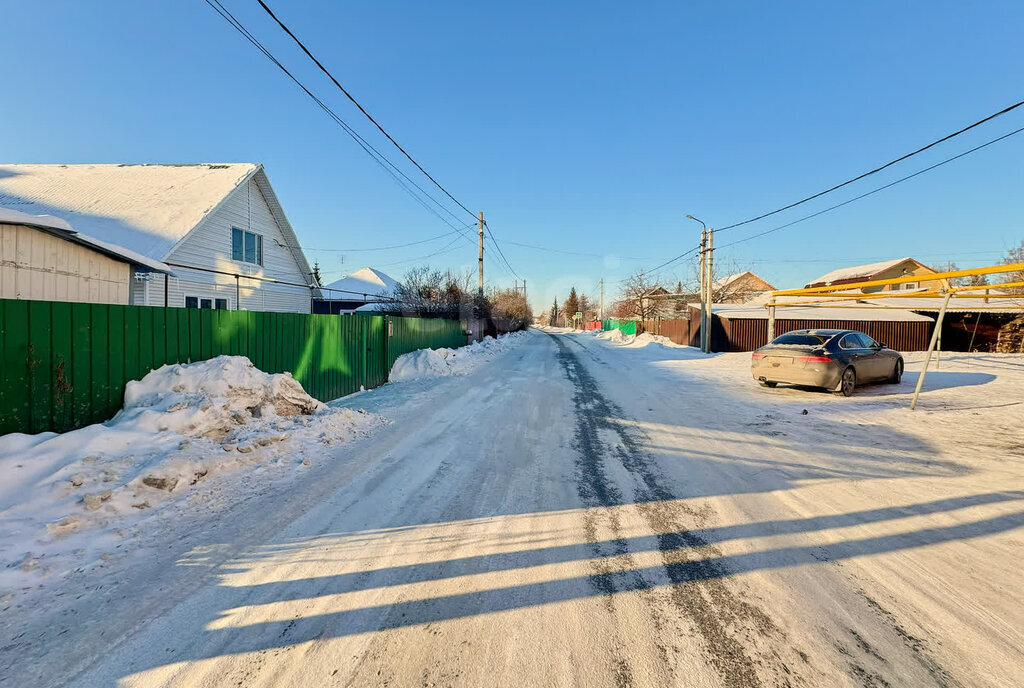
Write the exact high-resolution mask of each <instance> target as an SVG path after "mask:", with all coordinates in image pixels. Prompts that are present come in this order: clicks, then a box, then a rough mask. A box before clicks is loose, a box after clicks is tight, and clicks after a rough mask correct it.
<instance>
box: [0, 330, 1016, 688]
mask: <svg viewBox="0 0 1024 688" xmlns="http://www.w3.org/2000/svg"><path fill="white" fill-rule="evenodd" d="M544 332H549V333H550V334H551V335H553V336H548V335H547V334H542V333H541V332H537V331H534V332H531V333H528V334H527V335H523V337H522V343H521V344H519V345H518V346H517V347H516V348H509V349H508V350H507V351H506V353H505V354H504V355H502V356H497V357H495V358H494V359H491V360H489V361H488V363H487V364H486V365H479V366H477V367H476V368H475V369H474V370H472V371H471V372H469V374H466V375H446V376H442V377H426V378H422V384H411V383H410V384H404V383H403V384H394V385H385V386H383V387H381V388H379V389H374V390H369V391H367V392H365V393H363V394H360V395H359V396H358V397H354V398H349V399H348V400H347V401H343V402H342V403H346V404H349V405H352V404H355V403H358V404H359V405H361V406H362V407H364V408H367V409H370V410H378V409H386V410H387V411H386V412H387V414H388V416H389V418H390V419H392V420H393V423H391V424H390V425H388V426H387V427H381V428H380V429H378V430H377V431H376V433H375V434H374V435H373V438H372V441H364V442H359V443H352V444H348V445H345V446H333V447H324V448H322V449H321V450H320V451H318V453H317V454H316V455H315V457H314V465H313V466H312V467H311V468H309V469H308V470H299V471H295V474H296V475H297V476H299V477H298V479H296V480H294V481H292V482H291V483H289V484H288V485H287V486H285V487H280V486H274V485H271V487H269V488H268V489H267V490H266V491H265V492H254V493H252V495H251V496H250V498H249V500H248V502H243V503H242V504H241V505H240V506H239V508H238V509H237V510H236V511H234V512H232V513H231V514H230V515H229V517H224V518H207V519H205V521H204V522H200V521H199V519H193V521H191V522H190V523H186V526H185V527H181V526H176V528H177V531H178V532H179V537H178V538H177V539H176V540H173V541H171V540H169V539H162V538H160V537H153V538H152V539H153V540H154V541H155V544H154V545H153V546H151V547H150V548H148V549H146V550H142V551H143V552H144V555H145V556H144V558H145V561H138V562H136V563H135V565H133V566H127V565H122V563H121V562H120V561H118V560H116V559H115V560H114V561H112V562H109V564H110V567H109V568H107V569H105V570H104V571H103V573H104V575H103V576H102V577H101V576H93V577H92V578H90V579H88V580H86V581H84V582H83V581H82V580H81V579H77V578H75V577H70V578H69V579H68V580H67V582H68V583H69V584H68V585H64V586H63V587H62V588H55V589H54V590H55V592H54V594H51V595H35V596H34V597H31V598H28V599H26V598H19V597H16V598H15V599H14V600H11V601H8V602H7V603H6V604H3V605H0V611H2V612H3V613H0V675H2V676H4V678H6V679H8V680H9V682H11V684H12V685H33V686H40V687H41V688H42V687H43V686H50V685H61V686H63V685H89V686H92V685H97V686H113V685H123V686H135V687H145V686H166V685H175V686H203V687H204V688H205V687H206V686H215V685H236V684H243V685H249V686H272V685H327V684H333V683H338V684H347V685H383V684H388V685H414V684H415V685H420V684H430V683H433V684H436V685H467V686H473V685H523V684H535V683H544V682H545V681H546V682H549V683H550V682H551V677H553V676H554V677H558V681H559V682H561V683H565V684H578V685H599V686H604V685H607V686H613V685H621V684H622V683H626V682H629V683H630V684H632V685H683V684H685V685H690V684H693V685H697V684H699V685H727V684H729V683H730V681H731V682H732V683H742V684H743V685H785V684H802V685H811V686H818V685H822V686H825V685H828V686H831V685H875V686H884V685H892V686H897V685H898V686H904V685H944V686H957V685H971V686H974V685H978V686H993V687H996V686H1006V685H1024V650H1022V649H1021V648H1024V631H1022V629H1024V589H1022V587H1021V586H1020V584H1019V580H1020V565H1019V559H1020V557H1019V553H1020V552H1021V551H1024V550H1022V548H1024V511H1022V509H1021V507H1022V504H1024V462H1022V461H1021V460H1020V459H1021V457H1024V445H1022V441H1021V433H1020V428H1021V427H1022V426H1024V400H1022V396H1021V395H1022V393H1021V390H1022V389H1024V356H1021V355H964V354H946V353H943V354H942V355H941V362H940V363H939V364H938V365H937V366H936V365H935V362H934V361H933V369H932V371H931V372H930V373H929V374H928V377H927V378H926V380H925V382H924V388H923V392H922V395H921V401H920V403H919V405H918V409H917V410H916V411H910V410H909V408H908V405H909V400H910V397H911V395H912V394H913V389H914V383H915V381H916V376H915V372H916V371H917V370H919V369H920V366H921V362H922V355H921V354H916V353H914V354H908V355H907V356H906V361H907V371H908V373H907V376H906V377H905V378H904V380H903V382H902V383H901V384H898V385H878V386H872V387H864V388H862V389H858V391H857V393H856V394H855V395H854V396H853V397H850V398H845V397H836V396H834V395H832V394H829V393H825V392H815V391H808V390H804V389H797V388H792V387H779V388H776V389H765V388H762V387H759V386H758V385H757V383H756V382H755V381H754V380H753V379H751V377H750V372H749V365H750V357H749V354H744V353H724V354H702V353H700V352H698V351H696V350H695V349H693V348H691V347H682V346H667V345H664V344H663V343H660V342H657V341H647V343H646V344H643V342H644V341H645V340H647V338H644V339H641V338H635V339H632V340H630V344H629V345H623V344H622V342H615V341H612V339H617V338H619V337H620V335H596V336H595V335H593V334H590V333H586V334H584V333H573V332H569V331H564V330H555V329H553V328H552V329H548V330H544ZM624 339H625V338H624ZM637 341H639V342H640V344H638V345H634V344H637ZM316 413H319V412H314V416H302V417H303V418H312V417H315V414H316ZM20 441H21V442H22V444H26V443H29V441H28V440H25V439H24V438H22V439H21V440H20ZM293 441H294V437H293ZM236 453H237V452H236ZM236 475H238V474H237V473H233V474H228V475H224V476H219V477H222V478H223V477H232V476H236ZM265 475H266V474H265V473H264V474H259V475H258V477H259V478H260V480H261V481H263V482H269V481H266V480H265V478H264V476H265ZM215 480H217V477H213V478H206V479H204V480H203V481H202V482H200V483H197V485H196V486H193V487H192V488H190V490H192V491H194V492H199V491H200V490H202V489H206V487H208V486H209V484H210V483H211V482H212V481H215ZM184 501H185V500H182V502H184ZM170 503H171V502H168V504H170ZM185 515H187V514H185ZM218 515H219V514H218ZM138 559H139V560H142V559H143V556H139V557H138ZM26 563H27V564H28V565H30V566H31V565H33V563H32V562H31V561H29V562H26ZM146 566H148V567H149V568H146ZM41 570H43V569H42V568H36V569H35V570H34V572H35V573H36V574H38V572H39V571H41ZM26 575H27V574H26ZM39 575H40V576H41V574H39ZM51 578H52V576H51ZM97 639H102V643H100V644H98V643H97ZM53 657H59V658H60V659H61V661H60V662H59V663H56V662H53V661H52V658H53ZM666 657H667V658H668V660H667V661H666ZM673 658H674V659H673Z"/></svg>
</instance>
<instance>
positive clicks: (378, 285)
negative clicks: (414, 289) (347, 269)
mask: <svg viewBox="0 0 1024 688" xmlns="http://www.w3.org/2000/svg"><path fill="white" fill-rule="evenodd" d="M397 286H398V282H397V281H395V280H394V279H393V278H391V277H390V276H389V275H386V274H384V273H383V272H381V271H380V270H375V269H373V268H361V269H359V270H356V271H355V272H353V273H352V274H351V275H347V276H345V277H342V278H341V279H339V280H335V281H334V282H331V283H330V284H328V285H326V286H325V287H323V288H322V290H321V291H322V293H323V297H322V298H320V299H317V300H316V301H315V302H314V303H313V312H314V313H334V314H337V313H351V312H352V311H355V310H360V311H366V310H375V309H376V305H375V304H378V303H380V302H381V301H383V300H385V299H386V298H387V297H388V296H390V295H392V294H394V292H395V288H396V287H397Z"/></svg>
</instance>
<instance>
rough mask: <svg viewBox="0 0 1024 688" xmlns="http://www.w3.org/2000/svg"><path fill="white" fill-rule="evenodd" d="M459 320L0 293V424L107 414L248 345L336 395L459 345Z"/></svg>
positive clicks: (67, 426)
mask: <svg viewBox="0 0 1024 688" xmlns="http://www.w3.org/2000/svg"><path fill="white" fill-rule="evenodd" d="M465 329H466V328H465V324H464V323H462V322H460V321H456V320H442V319H429V318H406V317H397V316H396V317H392V316H385V315H359V316H351V315H319V314H318V315H310V314H304V313H264V312H252V311H216V310H209V309H203V310H199V309H185V308H163V307H151V306H122V305H108V304H88V303H64V302H50V301H23V300H9V299H0V434H5V433H8V432H30V433H37V432H42V431H46V430H53V431H57V432H63V431H66V430H71V429H74V428H79V427H83V426H85V425H89V424H91V423H96V422H102V421H104V420H107V419H109V418H111V417H112V416H113V415H114V414H115V413H117V411H118V409H120V408H121V406H122V403H123V400H124V389H125V385H126V384H127V383H128V382H129V381H130V380H139V379H141V378H142V377H144V376H145V375H146V374H147V373H148V372H149V371H150V370H153V369H155V368H159V367H160V366H161V365H164V364H169V363H189V362H193V361H199V360H205V359H208V358H212V357H214V356H217V355H221V354H229V355H236V356H248V358H249V360H251V361H252V362H253V364H254V365H256V367H258V368H260V369H261V370H265V371H267V372H270V373H280V372H285V371H287V372H290V373H291V374H292V375H293V376H295V378H296V379H297V380H298V381H299V382H301V383H302V385H303V386H304V387H305V388H306V390H307V391H308V392H309V393H310V394H311V395H313V396H315V397H316V398H318V399H321V400H323V401H328V400H331V399H337V398H338V397H342V396H345V395H347V394H351V393H353V392H356V391H358V390H359V388H360V387H361V386H364V387H367V388H371V387H376V386H379V385H381V384H383V383H385V382H387V378H388V374H389V373H390V371H391V367H392V365H394V362H395V359H397V358H398V357H399V356H400V355H402V354H405V353H409V352H411V351H415V350H416V349H422V348H433V349H437V348H442V347H448V348H455V347H459V346H463V345H465V344H466V334H465Z"/></svg>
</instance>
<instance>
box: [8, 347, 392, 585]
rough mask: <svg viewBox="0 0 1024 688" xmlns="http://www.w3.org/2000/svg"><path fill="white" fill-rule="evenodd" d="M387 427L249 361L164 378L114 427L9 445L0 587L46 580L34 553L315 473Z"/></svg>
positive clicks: (128, 403)
mask: <svg viewBox="0 0 1024 688" xmlns="http://www.w3.org/2000/svg"><path fill="white" fill-rule="evenodd" d="M382 422H383V420H382V419H381V418H380V417H379V416H374V415H371V414H367V413H365V412H361V411H353V410H351V409H346V408H330V407H327V406H325V405H324V404H322V403H321V402H319V401H317V400H316V399H314V398H312V397H311V396H309V395H308V394H306V392H305V390H303V389H302V385H300V384H299V383H298V382H297V381H296V380H295V379H294V378H292V377H291V375H289V374H288V373H283V374H277V375H271V374H268V373H264V372H263V371H261V370H258V369H257V368H256V367H254V366H253V364H252V363H250V362H249V359H247V358H245V357H244V356H220V357H217V358H214V359H211V360H208V361H201V362H198V363H191V364H188V365H166V366H163V367H161V368H160V369H158V370H155V371H152V372H151V373H149V374H148V375H146V377H144V378H143V379H142V380H141V381H138V382H130V383H128V386H127V388H126V389H125V407H124V409H123V410H121V411H119V412H118V414H117V415H116V416H114V418H113V419H112V420H110V421H107V422H106V423H102V424H96V425H90V426H88V427H85V428H81V429H79V430H74V431H71V432H67V433H63V434H56V433H41V434H39V435H23V434H18V433H15V434H11V435H6V436H4V437H0V476H3V477H2V480H0V562H2V563H0V583H2V582H3V580H2V579H3V578H4V577H5V576H4V572H5V571H10V569H11V568H12V567H16V568H20V569H21V570H23V571H29V570H32V569H35V568H37V567H38V566H37V565H38V561H37V555H34V554H32V551H36V552H39V551H51V552H56V551H57V550H60V549H61V548H60V547H59V545H58V546H54V545H55V543H57V542H58V541H59V540H62V539H64V538H67V537H68V536H71V535H74V534H76V533H81V531H88V530H93V531H95V530H96V529H98V528H105V527H108V526H112V525H115V524H120V523H122V522H123V521H124V520H125V519H126V518H128V517H131V516H135V517H139V516H140V515H141V514H142V513H143V512H145V511H146V510H149V509H152V508H154V507H157V506H158V505H159V504H160V503H161V502H169V501H172V500H174V499H175V498H177V497H180V496H182V495H184V494H185V493H188V492H189V488H190V486H192V485H195V484H196V483H199V482H200V481H203V480H208V479H210V478H212V477H213V476H216V475H218V474H224V475H225V476H226V477H227V478H228V479H229V480H234V479H235V478H234V477H233V476H232V475H231V474H236V473H240V472H241V471H242V469H245V468H249V467H255V466H258V465H260V464H265V463H280V462H291V463H293V464H296V465H299V464H303V465H307V466H308V465H310V464H311V458H310V457H311V456H312V454H313V452H312V451H309V450H311V449H314V448H316V447H319V446H321V445H327V444H334V443H337V442H344V441H346V440H347V439H349V438H353V437H356V436H361V435H365V434H366V433H367V432H368V431H370V430H371V429H372V428H374V427H376V426H377V425H379V424H380V423H382ZM307 454H309V456H307ZM12 560H13V562H12ZM0 587H2V586H0Z"/></svg>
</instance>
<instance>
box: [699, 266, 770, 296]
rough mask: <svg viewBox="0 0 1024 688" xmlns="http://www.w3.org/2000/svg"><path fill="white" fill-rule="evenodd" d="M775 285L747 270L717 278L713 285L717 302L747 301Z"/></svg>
mask: <svg viewBox="0 0 1024 688" xmlns="http://www.w3.org/2000/svg"><path fill="white" fill-rule="evenodd" d="M768 291H775V287H774V286H772V285H771V284H769V283H768V282H766V281H765V280H763V279H761V278H760V277H758V276H757V275H755V274H754V273H752V272H750V271H749V270H746V271H744V272H737V273H735V274H732V275H726V276H725V277H721V278H719V279H716V280H715V281H714V283H713V285H712V292H713V294H714V301H715V302H716V303H745V302H747V301H750V300H751V299H752V298H754V297H756V296H758V295H760V294H763V293H765V292H768Z"/></svg>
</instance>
